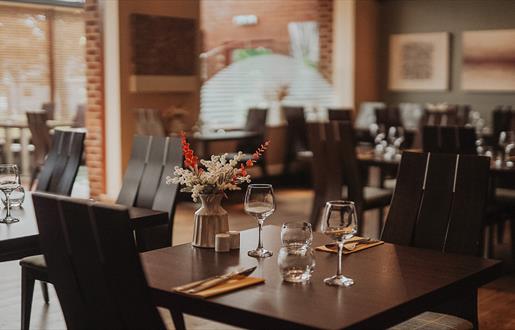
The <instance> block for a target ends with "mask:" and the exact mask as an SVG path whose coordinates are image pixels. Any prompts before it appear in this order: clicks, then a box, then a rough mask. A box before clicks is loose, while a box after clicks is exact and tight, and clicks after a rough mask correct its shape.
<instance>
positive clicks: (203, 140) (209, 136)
mask: <svg viewBox="0 0 515 330" xmlns="http://www.w3.org/2000/svg"><path fill="white" fill-rule="evenodd" d="M259 136H260V133H258V132H254V131H244V130H234V131H223V132H208V133H200V132H197V133H194V134H192V135H191V136H189V137H188V138H189V139H191V140H193V141H194V142H196V143H199V144H200V146H201V154H202V155H204V156H205V157H208V156H209V157H210V153H209V144H210V143H212V142H220V141H245V140H251V139H255V138H256V137H259Z"/></svg>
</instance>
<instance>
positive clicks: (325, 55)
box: [200, 0, 333, 80]
mask: <svg viewBox="0 0 515 330" xmlns="http://www.w3.org/2000/svg"><path fill="white" fill-rule="evenodd" d="M200 9H201V12H200V15H201V20H200V25H201V30H202V35H203V50H204V51H206V50H210V49H213V48H215V47H217V46H220V45H222V44H223V43H224V42H227V41H245V40H251V39H274V40H276V41H277V42H278V43H288V42H289V35H288V23H289V22H301V21H317V22H318V24H319V32H320V63H319V69H320V71H321V72H322V74H323V75H324V76H325V77H326V79H328V80H331V74H332V43H333V38H332V34H333V27H332V26H333V0H281V1H277V0H246V1H241V0H217V1H212V0H203V1H201V5H200ZM250 14H252V15H256V16H257V17H258V20H259V22H258V24H257V25H254V26H236V25H234V24H233V23H232V18H233V16H236V15H250Z"/></svg>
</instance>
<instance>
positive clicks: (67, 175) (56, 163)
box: [20, 130, 86, 329]
mask: <svg viewBox="0 0 515 330" xmlns="http://www.w3.org/2000/svg"><path fill="white" fill-rule="evenodd" d="M85 136H86V133H84V132H83V131H80V130H67V131H64V130H55V132H54V136H53V142H52V146H51V148H50V151H49V152H48V155H47V158H46V160H45V163H44V164H43V166H42V168H41V171H40V173H39V175H38V178H37V184H36V191H40V192H49V193H54V194H58V195H65V196H69V195H71V192H72V189H73V184H74V182H75V178H76V177H77V172H78V170H79V166H80V162H81V159H82V153H83V150H84V139H85ZM20 266H21V269H22V291H23V292H24V293H23V294H22V328H23V329H28V328H29V324H30V311H31V309H32V294H33V291H34V284H35V281H36V280H39V281H40V282H41V290H42V291H43V299H44V300H45V303H48V301H49V297H48V285H47V283H48V282H49V281H50V279H49V275H48V271H47V266H46V262H45V258H44V257H43V255H34V256H29V257H25V258H23V259H21V260H20ZM23 288H25V289H23ZM29 292H30V293H29Z"/></svg>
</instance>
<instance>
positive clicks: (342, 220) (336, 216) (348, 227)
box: [322, 201, 358, 286]
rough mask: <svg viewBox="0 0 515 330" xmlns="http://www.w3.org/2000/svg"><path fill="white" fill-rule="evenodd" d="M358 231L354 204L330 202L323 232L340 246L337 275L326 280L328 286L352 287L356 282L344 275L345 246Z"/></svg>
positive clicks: (325, 210)
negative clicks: (343, 256)
mask: <svg viewBox="0 0 515 330" xmlns="http://www.w3.org/2000/svg"><path fill="white" fill-rule="evenodd" d="M357 231H358V221H357V219H356V208H355V206H354V202H350V201H330V202H327V203H326V204H325V209H324V215H323V218H322V232H323V233H324V234H326V235H327V236H329V237H330V238H331V239H333V240H334V241H336V244H337V245H338V268H337V272H336V275H334V276H332V277H329V278H326V279H325V280H324V282H325V284H327V285H334V286H351V285H352V284H354V281H353V280H352V279H351V278H348V277H345V276H343V275H342V255H343V245H344V243H345V241H346V240H349V239H350V238H352V236H354V234H356V232H357Z"/></svg>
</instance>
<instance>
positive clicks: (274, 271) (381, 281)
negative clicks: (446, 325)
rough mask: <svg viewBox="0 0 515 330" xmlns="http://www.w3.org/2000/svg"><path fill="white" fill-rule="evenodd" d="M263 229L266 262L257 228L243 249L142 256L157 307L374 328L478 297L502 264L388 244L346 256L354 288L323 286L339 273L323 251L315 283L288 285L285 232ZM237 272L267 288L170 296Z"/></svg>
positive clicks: (216, 316)
mask: <svg viewBox="0 0 515 330" xmlns="http://www.w3.org/2000/svg"><path fill="white" fill-rule="evenodd" d="M263 230H264V233H263V235H264V236H263V238H264V247H265V248H267V249H269V250H271V251H273V252H274V256H273V257H270V258H266V259H254V258H251V257H249V256H247V251H248V250H251V249H254V248H255V246H256V243H257V235H258V234H257V230H256V229H250V230H245V231H243V232H241V246H240V249H239V250H232V251H231V252H227V253H216V252H215V251H214V250H212V249H202V248H194V247H192V246H191V244H183V245H178V246H174V247H169V248H164V249H160V250H154V251H150V252H145V253H143V254H141V259H142V262H143V267H144V270H145V273H146V277H147V282H148V285H149V286H150V288H151V291H152V295H153V299H154V302H155V304H156V305H158V306H162V307H166V308H169V309H171V310H173V311H174V312H182V313H186V314H191V315H195V316H199V317H203V318H207V319H211V320H214V321H218V322H223V323H226V324H231V325H234V326H240V327H243V328H270V329H280V328H295V329H375V328H386V327H389V326H392V325H395V324H397V323H399V322H402V321H404V320H406V319H408V318H410V317H413V316H415V315H417V314H419V313H422V312H424V311H427V310H429V309H431V308H432V307H435V306H437V305H439V304H441V303H444V302H446V301H449V300H452V299H454V298H456V297H460V296H462V295H463V296H464V295H467V294H470V293H471V292H476V290H477V288H478V287H480V286H482V285H484V284H486V283H488V282H490V281H492V280H494V279H495V278H497V277H498V276H499V275H500V274H501V262H499V261H495V260H488V259H482V258H477V257H470V256H463V255H456V254H443V253H441V252H438V251H433V250H426V249H420V248H413V247H407V246H400V245H394V244H388V243H385V244H382V245H378V246H375V247H372V248H369V249H366V250H361V251H359V252H356V253H352V254H349V255H346V256H344V257H343V258H344V260H343V273H344V275H346V276H349V277H351V278H352V279H354V282H355V284H354V285H353V286H351V287H348V288H345V287H331V286H327V285H326V284H325V283H323V279H324V278H326V277H329V276H332V275H334V273H335V272H336V266H337V255H336V254H332V253H326V252H318V251H316V252H315V259H316V267H315V271H314V273H313V277H312V279H311V281H310V282H309V283H307V284H304V285H301V284H291V283H286V282H284V281H283V280H282V278H281V275H280V273H279V268H278V265H277V254H278V253H277V252H278V250H279V248H280V228H279V227H277V226H265V227H264V229H263ZM313 238H314V239H313V245H314V246H319V245H323V244H325V243H328V242H329V239H328V238H327V237H325V236H324V235H322V234H320V233H314V237H313ZM236 266H240V267H250V266H257V269H256V270H255V271H254V272H253V273H252V274H251V276H255V277H261V278H264V279H265V282H264V283H263V284H260V285H256V286H252V287H247V288H244V289H241V290H239V291H233V292H231V293H226V294H223V295H219V296H215V297H211V298H208V299H203V298H198V297H193V296H188V295H185V294H180V293H177V292H175V291H174V290H173V288H174V287H176V286H179V285H183V284H186V283H190V282H192V281H197V280H201V279H205V278H207V277H210V276H214V275H220V274H223V273H226V272H227V271H228V270H229V269H230V268H231V267H236Z"/></svg>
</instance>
